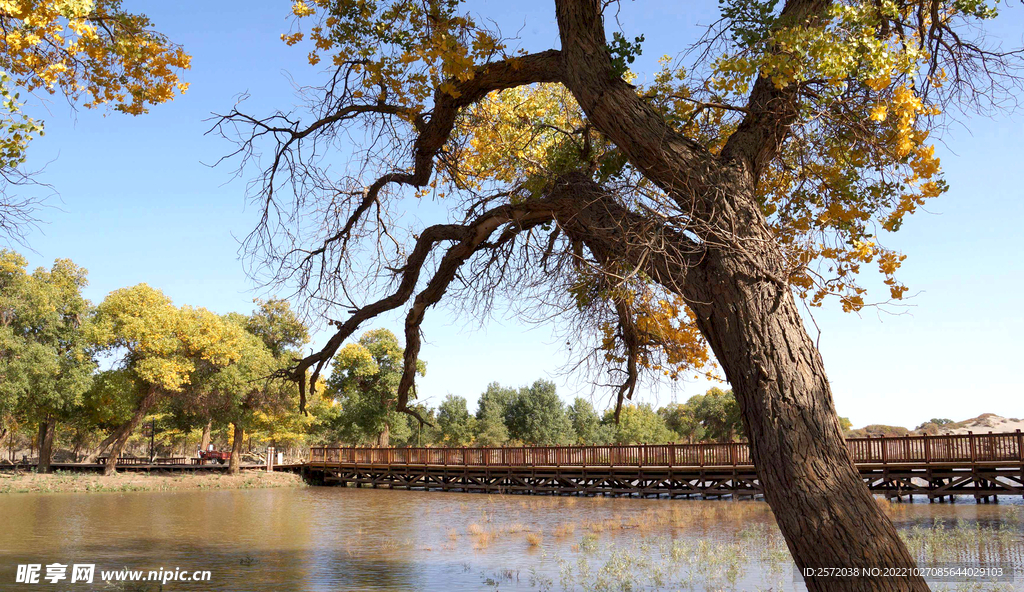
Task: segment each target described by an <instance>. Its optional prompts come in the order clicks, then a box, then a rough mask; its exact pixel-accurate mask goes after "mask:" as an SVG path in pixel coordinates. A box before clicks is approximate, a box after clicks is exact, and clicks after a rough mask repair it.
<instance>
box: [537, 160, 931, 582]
mask: <svg viewBox="0 0 1024 592" xmlns="http://www.w3.org/2000/svg"><path fill="white" fill-rule="evenodd" d="M735 189H736V190H743V188H742V187H736V188H735ZM549 203H550V204H553V205H554V206H555V210H556V218H557V219H558V221H559V224H560V227H561V228H562V229H563V230H565V232H566V233H567V235H568V236H570V237H572V238H574V239H577V240H579V241H581V242H584V243H585V244H586V245H587V247H588V248H589V249H590V251H591V252H592V253H593V254H594V256H595V257H596V258H597V259H598V261H599V262H600V263H601V264H602V265H603V266H609V267H611V266H614V265H615V264H616V263H617V262H627V263H629V264H630V265H631V266H640V268H641V269H643V270H644V271H645V272H646V273H647V274H648V275H649V276H650V277H651V278H652V279H654V280H655V281H657V282H659V283H660V284H662V285H663V286H665V287H666V288H667V289H669V290H672V291H675V292H676V293H678V294H680V295H681V296H683V298H684V299H685V300H686V301H687V303H688V304H689V305H690V306H691V308H692V309H693V310H694V312H695V313H696V317H697V323H698V325H699V327H700V329H701V332H702V333H703V334H704V336H705V337H706V338H707V340H708V343H709V345H710V346H711V348H712V350H713V351H714V353H715V356H716V358H717V359H718V361H719V363H720V364H721V365H722V367H723V369H724V370H725V373H726V377H727V378H728V380H729V383H730V384H731V385H732V388H733V392H734V393H735V394H736V398H737V402H738V403H739V406H740V409H741V412H742V414H743V422H744V425H745V427H746V432H747V435H748V437H749V439H750V444H751V449H752V452H753V455H754V462H755V465H756V467H757V472H758V477H759V479H760V481H761V484H762V486H763V488H764V490H765V498H766V499H767V501H768V504H769V505H770V506H771V508H772V511H773V512H774V513H775V516H776V520H777V522H778V524H779V528H780V529H781V531H782V534H783V536H784V537H785V539H786V542H787V544H788V546H789V549H790V551H791V552H792V554H793V558H794V560H795V561H796V564H797V566H798V567H800V568H814V567H826V568H834V567H846V568H851V567H854V568H882V569H884V568H887V567H890V568H907V567H913V566H914V565H915V563H914V560H913V558H912V557H911V556H910V554H909V552H908V551H907V549H906V546H905V545H904V544H903V542H902V540H901V539H900V538H899V536H898V534H897V533H896V530H895V528H894V527H893V526H892V523H891V522H890V521H889V519H888V518H887V517H886V516H885V515H884V514H883V513H882V511H881V509H880V508H879V507H878V505H877V504H876V503H875V501H874V499H873V498H872V496H871V494H870V492H869V491H868V489H867V487H866V486H865V485H864V483H863V481H862V480H861V478H860V473H859V471H858V470H857V468H856V467H855V466H854V464H853V461H852V460H851V459H850V456H849V453H848V451H847V448H846V443H845V440H844V439H843V435H842V430H841V429H840V427H839V420H838V418H837V416H836V413H835V409H834V407H833V402H832V393H831V390H830V388H829V384H828V380H827V378H826V375H825V369H824V367H823V365H822V362H821V357H820V355H819V354H818V351H817V349H816V348H815V346H814V344H813V342H812V341H811V339H810V337H809V336H808V335H807V332H806V331H805V330H804V326H803V323H802V321H801V319H800V315H799V313H798V310H797V307H796V302H795V301H794V298H793V295H792V292H791V290H790V288H789V287H788V285H786V284H785V283H784V282H779V281H778V280H776V279H775V278H773V277H772V276H771V275H770V274H766V269H765V268H768V269H771V266H772V265H773V263H772V262H773V261H777V260H778V259H779V257H778V255H777V253H774V254H773V252H772V249H774V248H775V247H774V244H775V243H774V241H771V240H765V239H764V238H763V237H762V239H761V240H752V241H751V244H753V245H758V248H759V249H761V251H762V252H751V251H734V250H712V249H706V250H704V251H703V252H701V253H699V256H696V257H693V258H692V260H688V259H687V253H688V252H689V251H690V250H692V245H689V244H688V243H687V241H688V240H689V239H687V238H686V237H685V236H684V235H682V234H681V233H679V232H677V231H673V230H671V229H668V228H664V227H662V228H652V226H651V221H650V220H649V219H647V218H644V217H642V216H641V215H639V214H636V213H635V212H631V211H629V210H628V209H626V208H625V207H623V206H622V205H621V204H619V203H617V202H616V201H615V200H614V198H613V197H611V196H607V194H604V196H602V190H601V189H600V188H599V187H598V186H597V185H596V184H595V183H594V182H593V181H591V180H589V179H588V178H587V177H585V176H582V175H575V176H574V175H567V176H566V177H564V178H563V180H562V181H560V182H559V183H558V184H556V186H555V188H554V189H553V190H552V194H551V201H550V202H549ZM652 235H657V236H658V244H659V245H661V250H660V251H652V249H651V248H650V246H649V243H648V242H647V241H645V240H642V238H643V237H645V236H646V237H649V236H652ZM755 261H761V262H763V265H758V264H757V263H755ZM807 584H808V589H809V590H812V591H822V592H824V591H828V592H832V591H858V592H859V591H869V590H870V591H880V590H885V591H888V590H913V591H917V590H927V589H928V588H927V585H926V584H925V583H924V580H922V579H915V578H882V577H858V578H853V579H848V580H839V579H836V578H828V579H813V578H812V579H808V581H807Z"/></svg>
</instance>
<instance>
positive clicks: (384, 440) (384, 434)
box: [377, 424, 391, 448]
mask: <svg viewBox="0 0 1024 592" xmlns="http://www.w3.org/2000/svg"><path fill="white" fill-rule="evenodd" d="M390 442H391V426H389V425H388V424H384V429H383V430H382V431H381V433H379V434H377V446H378V447H380V448H386V447H387V445H388V443H390Z"/></svg>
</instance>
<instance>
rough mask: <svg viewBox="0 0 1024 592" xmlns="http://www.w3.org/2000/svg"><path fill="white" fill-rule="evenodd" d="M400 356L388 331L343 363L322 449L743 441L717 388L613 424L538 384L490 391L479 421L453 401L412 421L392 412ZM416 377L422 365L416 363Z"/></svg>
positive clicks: (355, 348)
mask: <svg viewBox="0 0 1024 592" xmlns="http://www.w3.org/2000/svg"><path fill="white" fill-rule="evenodd" d="M403 353H404V352H403V350H402V347H401V345H400V344H399V342H398V339H397V338H396V337H395V335H394V334H392V333H391V332H390V331H387V330H386V329H377V330H373V331H368V332H367V333H365V334H363V336H362V337H361V338H360V339H359V341H358V342H357V343H353V344H349V345H347V346H346V347H344V348H343V349H342V350H341V351H340V352H339V353H338V356H337V358H336V360H335V363H334V368H333V372H332V374H331V376H330V377H329V378H328V380H327V382H326V390H325V393H324V396H323V397H322V398H320V399H319V400H318V402H317V403H315V404H314V405H313V407H312V409H311V413H312V415H313V417H315V420H314V425H313V426H312V427H311V434H312V436H313V439H314V440H315V441H317V442H319V443H324V444H357V445H376V446H508V445H524V444H526V445H566V444H632V443H643V442H647V443H655V442H700V441H731V440H738V439H743V437H744V434H743V425H742V421H741V419H740V413H739V408H738V406H737V404H736V400H735V398H734V397H733V395H732V392H731V391H723V390H722V389H719V388H713V389H711V390H709V391H708V392H707V394H704V395H697V396H694V397H691V398H690V399H689V400H688V401H687V402H686V403H680V404H676V403H674V404H670V405H667V406H665V407H661V408H657V409H656V408H654V407H653V406H652V405H650V404H648V403H640V404H635V405H626V406H624V407H623V408H622V412H621V413H620V417H619V421H618V422H617V423H616V421H615V416H614V413H613V411H612V410H611V409H609V410H607V411H605V412H603V413H599V412H598V411H597V410H596V409H595V407H594V405H593V404H592V403H591V402H590V401H588V400H586V399H584V398H576V399H575V400H574V401H573V402H572V404H569V405H566V404H565V402H564V401H563V400H562V399H561V398H560V397H559V396H558V393H557V391H556V388H555V385H554V383H552V382H550V381H547V380H537V381H535V382H534V383H533V384H531V385H529V386H523V387H519V388H512V387H508V386H503V385H501V384H498V383H497V382H494V383H491V384H490V385H488V386H487V389H486V390H484V392H483V393H481V394H480V397H479V399H478V401H477V406H476V410H475V412H471V411H470V409H469V405H468V402H467V400H466V398H464V397H462V396H457V395H451V394H449V395H448V396H447V397H445V398H444V399H443V400H442V401H441V402H440V403H439V404H438V406H437V407H436V408H431V407H427V406H425V405H422V404H419V405H418V406H416V407H415V410H416V411H417V413H418V414H419V415H420V416H421V417H422V418H423V419H424V420H425V423H424V424H422V425H421V424H420V422H419V421H418V420H417V419H416V418H415V417H413V416H411V415H409V414H405V413H399V412H398V411H396V410H395V406H396V404H397V397H398V394H397V387H398V381H399V379H400V378H401V373H402V357H403ZM417 369H418V371H419V372H420V374H423V373H425V372H426V364H425V363H424V362H423V361H420V362H419V365H418V368H417Z"/></svg>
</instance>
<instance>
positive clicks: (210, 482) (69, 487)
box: [0, 471, 306, 495]
mask: <svg viewBox="0 0 1024 592" xmlns="http://www.w3.org/2000/svg"><path fill="white" fill-rule="evenodd" d="M305 486H306V484H305V482H304V481H303V480H302V478H301V477H299V476H298V475H296V474H294V473H285V472H272V473H267V472H266V471H243V472H241V473H239V474H238V475H228V474H225V473H219V472H218V473H193V472H180V471H176V472H173V473H172V472H159V471H152V472H150V473H135V472H119V473H117V474H115V475H111V476H109V477H105V476H103V475H98V474H94V473H68V472H63V471H54V472H53V473H48V474H39V473H34V472H15V473H6V472H5V473H0V495H3V494H22V493H116V492H122V493H123V492H129V491H199V490H218V489H267V488H277V487H305Z"/></svg>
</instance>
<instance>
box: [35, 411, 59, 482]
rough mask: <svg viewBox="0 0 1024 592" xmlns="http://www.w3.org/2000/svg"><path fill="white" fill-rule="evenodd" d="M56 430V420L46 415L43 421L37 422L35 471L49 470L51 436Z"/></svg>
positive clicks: (51, 448) (51, 446)
mask: <svg viewBox="0 0 1024 592" xmlns="http://www.w3.org/2000/svg"><path fill="white" fill-rule="evenodd" d="M56 431H57V422H56V421H54V420H53V418H50V417H47V418H46V420H45V421H41V422H39V464H38V465H36V472H37V473H49V472H50V460H51V458H52V457H53V436H54V434H55V433H56Z"/></svg>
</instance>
